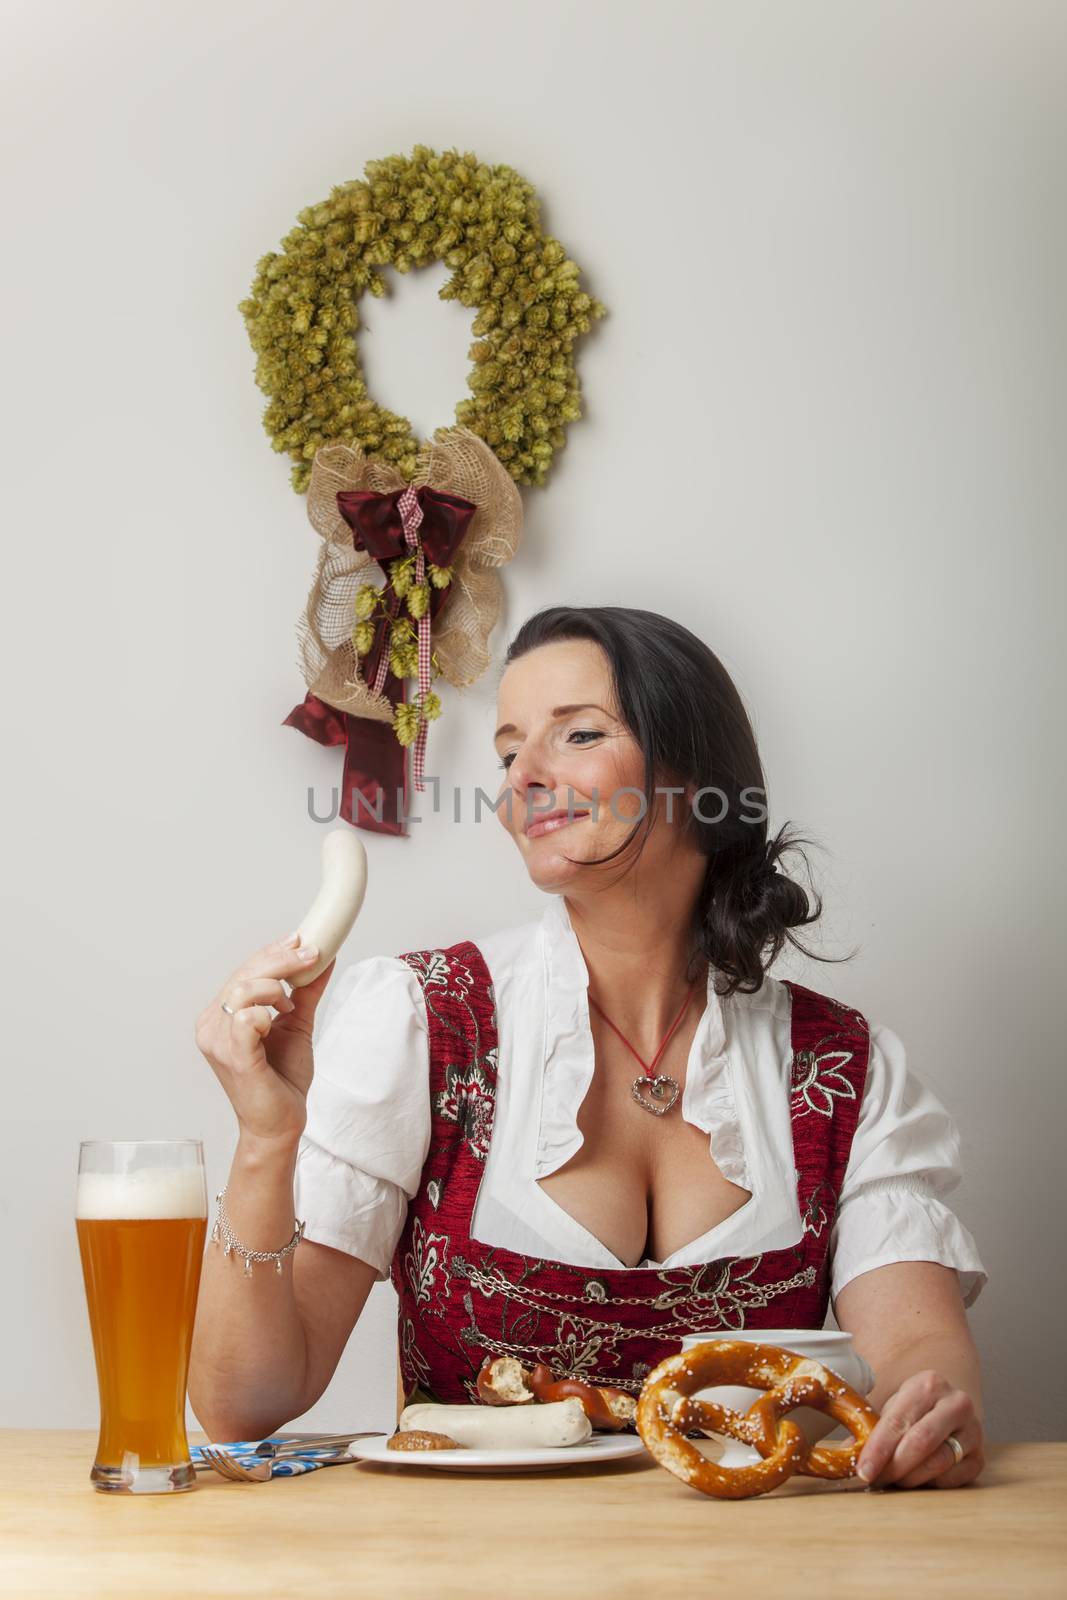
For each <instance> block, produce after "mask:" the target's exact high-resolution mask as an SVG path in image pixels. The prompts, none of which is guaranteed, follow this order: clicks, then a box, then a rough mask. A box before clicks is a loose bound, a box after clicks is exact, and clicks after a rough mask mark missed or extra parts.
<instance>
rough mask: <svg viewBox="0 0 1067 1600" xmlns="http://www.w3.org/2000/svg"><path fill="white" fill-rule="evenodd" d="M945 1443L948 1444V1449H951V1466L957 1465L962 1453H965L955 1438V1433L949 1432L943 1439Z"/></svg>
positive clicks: (961, 1458)
mask: <svg viewBox="0 0 1067 1600" xmlns="http://www.w3.org/2000/svg"><path fill="white" fill-rule="evenodd" d="M945 1443H946V1444H947V1445H948V1447H949V1449H950V1450H951V1451H952V1465H953V1467H958V1466H959V1464H960V1462H961V1461H962V1460H963V1457H964V1453H965V1452H964V1449H963V1446H962V1445H961V1444H960V1441H959V1440H958V1439H957V1438H956V1435H955V1434H954V1433H950V1434H949V1436H948V1438H947V1439H946V1440H945ZM950 1470H951V1468H950Z"/></svg>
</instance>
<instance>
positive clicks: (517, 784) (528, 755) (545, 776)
mask: <svg viewBox="0 0 1067 1600" xmlns="http://www.w3.org/2000/svg"><path fill="white" fill-rule="evenodd" d="M505 778H506V781H507V785H508V787H509V788H510V789H511V790H512V791H513V792H514V794H515V796H516V798H517V799H519V800H522V801H524V802H526V803H528V804H535V803H536V804H537V805H538V806H540V805H541V800H540V799H538V798H537V796H538V795H541V796H542V797H543V795H544V794H545V793H546V792H551V790H552V775H551V773H550V772H549V771H548V769H547V766H546V765H545V762H544V761H543V759H542V758H541V757H540V756H539V755H538V753H537V751H536V750H534V749H533V748H531V749H530V750H529V751H526V750H519V751H517V752H516V754H515V755H514V756H513V757H512V759H511V764H510V766H509V767H508V769H507V773H506V774H505Z"/></svg>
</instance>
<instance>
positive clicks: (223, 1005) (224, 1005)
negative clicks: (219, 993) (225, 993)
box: [219, 1000, 234, 1017]
mask: <svg viewBox="0 0 1067 1600" xmlns="http://www.w3.org/2000/svg"><path fill="white" fill-rule="evenodd" d="M219 1005H220V1006H221V1007H222V1009H223V1011H225V1013H226V1015H227V1016H228V1017H232V1016H233V1015H234V1013H233V1011H232V1010H231V1009H230V1007H229V1006H228V1005H227V1004H226V1002H225V1000H220V1001H219Z"/></svg>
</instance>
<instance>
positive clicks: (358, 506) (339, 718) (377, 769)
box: [285, 484, 477, 834]
mask: <svg viewBox="0 0 1067 1600" xmlns="http://www.w3.org/2000/svg"><path fill="white" fill-rule="evenodd" d="M337 508H338V510H339V511H340V513H341V515H342V517H343V518H344V519H345V521H346V522H347V523H348V526H349V527H350V528H351V529H352V543H353V545H354V546H355V548H356V549H357V550H366V551H367V553H368V555H371V556H373V557H374V559H375V560H376V561H377V562H378V565H379V566H380V567H381V568H382V571H383V572H384V573H385V578H386V583H385V587H384V589H383V591H382V594H383V598H384V600H385V608H386V615H385V616H383V617H380V618H379V620H378V625H377V633H376V636H375V640H374V644H373V645H372V647H371V649H370V651H369V653H368V654H367V656H366V658H365V667H364V673H365V677H366V681H367V682H368V683H369V684H370V685H371V686H372V688H373V689H374V691H375V693H377V694H384V695H385V696H386V697H387V698H388V699H389V700H390V701H391V702H392V704H393V705H394V706H395V705H397V704H399V703H401V702H402V701H403V700H404V682H405V680H403V679H399V678H397V677H396V676H395V674H394V673H393V672H391V671H390V669H389V626H390V623H391V621H392V620H393V619H394V618H395V617H396V616H397V615H398V613H399V610H400V605H401V600H400V596H399V595H398V594H397V593H396V591H395V589H394V588H393V584H392V580H391V578H390V576H389V563H390V562H391V561H393V560H395V559H396V557H397V556H403V555H406V554H408V553H409V552H413V553H414V555H415V582H416V583H421V582H423V580H424V578H425V575H426V562H427V561H428V560H429V561H432V562H433V564H434V565H435V566H438V567H449V566H451V565H452V562H453V560H454V558H455V554H456V551H457V550H458V549H459V547H460V545H461V544H462V542H463V539H464V537H465V535H466V533H467V529H468V528H469V526H470V522H471V518H472V517H473V516H474V513H475V511H476V510H477V506H475V505H474V503H473V502H472V501H470V500H463V499H461V498H460V496H459V495H453V494H444V493H442V491H441V490H439V489H431V488H429V487H428V486H427V485H425V484H424V485H423V486H422V487H420V488H418V489H413V488H412V487H411V486H410V485H408V487H407V488H405V489H394V490H391V491H390V492H389V493H388V494H378V493H375V492H374V491H373V490H370V489H345V490H342V491H341V493H340V494H338V496H337ZM447 598H448V588H447V587H446V588H444V589H438V588H436V587H435V586H432V585H431V588H430V603H429V606H428V607H427V609H426V611H425V612H424V614H423V615H422V617H420V618H419V627H418V635H419V695H420V699H421V700H422V703H423V704H425V695H426V694H427V692H428V691H429V688H430V683H431V670H430V667H431V661H430V629H431V623H432V621H433V619H434V618H435V617H436V616H437V614H438V613H439V612H440V610H441V608H442V606H443V605H444V604H445V601H446V600H447ZM285 722H286V724H288V725H289V726H290V727H295V728H299V729H300V731H301V732H302V733H305V734H307V736H308V737H309V738H310V739H315V740H316V741H317V742H318V743H319V744H327V745H333V744H343V745H344V746H345V767H344V776H343V778H342V784H341V791H342V792H341V808H340V815H341V816H342V817H343V818H344V820H345V821H346V822H352V823H354V824H355V826H356V827H365V828H368V829H370V830H371V831H372V832H377V833H393V834H402V833H403V832H404V826H403V818H402V813H401V810H400V808H401V805H402V804H403V802H404V800H405V799H406V796H405V793H404V790H405V783H404V774H405V762H404V747H403V745H402V744H400V742H399V740H398V739H397V737H396V734H395V733H394V732H393V727H392V724H391V723H387V722H375V721H372V720H371V719H370V718H368V717H353V716H349V715H348V714H347V713H345V712H340V711H337V710H336V709H335V708H334V707H333V706H329V705H327V704H326V703H325V702H324V701H322V700H320V699H319V698H318V697H317V696H316V695H313V694H310V693H309V694H307V695H305V697H304V701H303V704H302V705H299V706H296V707H294V709H293V710H292V711H291V712H290V713H289V715H288V716H287V717H286V719H285ZM425 749H426V723H425V720H423V722H422V723H421V725H420V728H419V732H418V736H417V738H416V741H415V752H414V767H415V773H414V776H415V788H416V790H417V791H418V792H419V793H421V792H422V791H423V790H424V789H425V787H426V786H425V783H424V782H423V762H424V758H425ZM356 792H359V793H361V794H363V795H364V796H365V797H366V799H367V802H368V806H369V809H367V808H366V807H360V808H359V810H360V812H361V813H362V814H360V815H354V814H353V810H354V800H355V794H356Z"/></svg>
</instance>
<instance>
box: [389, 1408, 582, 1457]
mask: <svg viewBox="0 0 1067 1600" xmlns="http://www.w3.org/2000/svg"><path fill="white" fill-rule="evenodd" d="M412 1428H427V1429H429V1431H430V1432H431V1433H447V1435H448V1437H449V1438H450V1439H455V1441H456V1443H457V1444H461V1445H466V1446H467V1447H468V1449H474V1450H543V1449H555V1448H558V1447H559V1446H561V1445H568V1444H581V1443H582V1442H583V1441H584V1440H585V1439H588V1438H589V1436H590V1434H591V1433H592V1431H593V1425H592V1423H591V1422H590V1421H589V1418H588V1417H587V1416H586V1414H585V1411H584V1410H583V1408H582V1402H581V1401H580V1400H575V1399H571V1400H550V1401H549V1402H548V1403H547V1404H546V1405H540V1406H438V1405H429V1404H426V1405H415V1406H408V1407H407V1408H406V1409H405V1410H404V1411H403V1412H402V1413H401V1416H400V1431H401V1433H408V1432H410V1430H411V1429H412Z"/></svg>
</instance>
